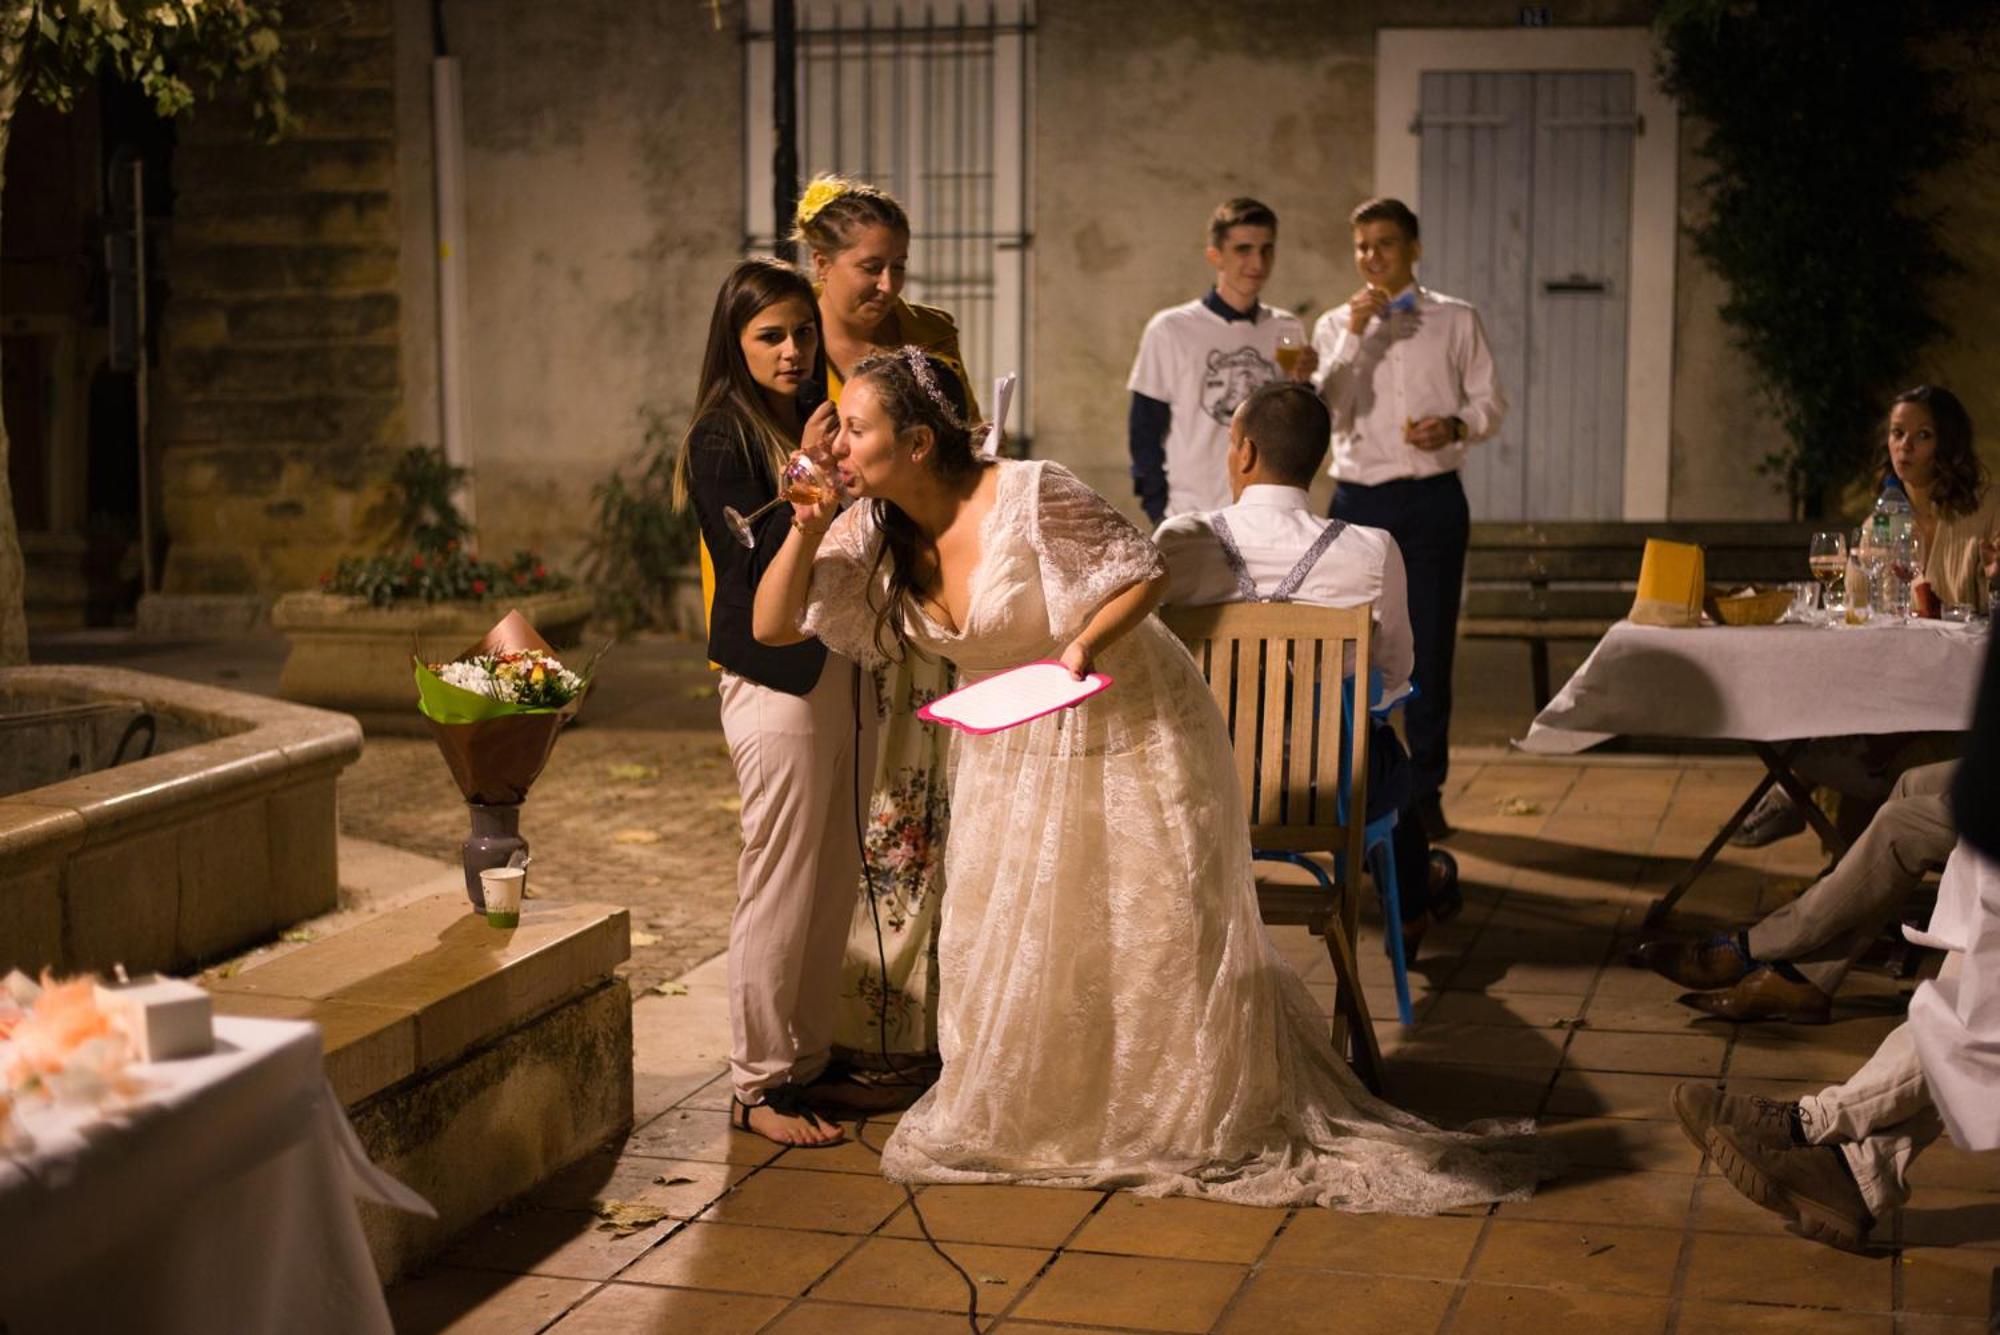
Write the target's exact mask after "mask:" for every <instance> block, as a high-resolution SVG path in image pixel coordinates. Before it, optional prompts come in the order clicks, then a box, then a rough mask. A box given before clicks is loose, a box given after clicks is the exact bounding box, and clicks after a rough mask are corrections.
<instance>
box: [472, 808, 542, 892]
mask: <svg viewBox="0 0 2000 1335" xmlns="http://www.w3.org/2000/svg"><path fill="white" fill-rule="evenodd" d="M465 809H466V810H467V811H469V812H471V813H472V834H471V835H470V836H469V837H468V838H467V839H466V841H465V843H464V844H463V845H461V852H462V855H463V857H464V861H465V895H466V898H468V899H470V900H471V901H472V911H473V912H474V913H484V912H485V911H486V891H485V888H484V887H483V886H481V884H480V882H479V873H480V872H483V871H490V870H491V869H493V868H494V867H504V866H506V865H508V863H509V862H511V861H512V860H513V857H514V855H515V854H516V853H520V854H522V855H523V856H525V855H526V854H527V852H528V841H527V840H526V839H523V838H522V837H521V804H520V803H518V802H514V803H510V804H508V805H506V806H488V805H486V804H485V803H483V802H467V803H466V804H465Z"/></svg>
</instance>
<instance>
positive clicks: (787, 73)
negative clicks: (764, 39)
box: [771, 0, 799, 260]
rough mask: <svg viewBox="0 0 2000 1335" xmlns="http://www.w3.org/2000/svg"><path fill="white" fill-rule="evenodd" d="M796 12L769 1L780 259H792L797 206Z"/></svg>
mask: <svg viewBox="0 0 2000 1335" xmlns="http://www.w3.org/2000/svg"><path fill="white" fill-rule="evenodd" d="M798 44H799V26H798V15H797V14H796V12H795V11H794V10H793V7H792V0H774V2H773V4H772V5H771V56H772V60H771V128H772V130H773V131H774V132H775V133H774V137H775V139H776V140H777V142H776V143H775V144H773V145H772V149H771V236H772V238H773V241H774V244H773V246H772V249H773V250H774V251H775V252H776V253H777V256H778V258H779V259H781V260H796V259H797V258H798V249H797V247H796V246H794V245H793V243H792V239H791V234H792V214H793V212H794V211H796V210H797V208H798V206H799V106H798V82H797V80H798Z"/></svg>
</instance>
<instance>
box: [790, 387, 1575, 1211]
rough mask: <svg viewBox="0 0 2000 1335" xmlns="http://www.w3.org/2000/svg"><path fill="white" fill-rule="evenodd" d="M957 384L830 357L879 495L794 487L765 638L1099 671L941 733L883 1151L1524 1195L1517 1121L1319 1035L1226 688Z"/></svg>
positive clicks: (855, 487) (1531, 1146)
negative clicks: (938, 861)
mask: <svg viewBox="0 0 2000 1335" xmlns="http://www.w3.org/2000/svg"><path fill="white" fill-rule="evenodd" d="M949 383H950V378H949V377H948V376H946V375H944V374H943V373H942V371H941V369H940V368H938V367H936V366H934V365H931V364H929V363H927V362H926V360H925V359H924V357H923V354H922V353H920V352H918V351H917V350H915V349H904V350H903V351H902V352H901V353H896V354H888V355H884V356H881V357H877V358H873V359H871V360H870V361H868V362H866V363H863V365H862V367H861V368H859V369H858V371H857V373H856V375H855V376H854V378H853V379H852V380H850V381H849V382H848V385H847V388H846V392H845V393H844V395H843V396H842V399H841V404H840V425H839V427H838V431H837V434H836V436H835V437H834V439H833V441H832V443H831V453H832V455H833V457H834V458H835V459H836V460H838V466H839V469H840V472H841V476H842V480H843V482H844V484H845V485H846V486H847V487H848V488H849V490H850V491H852V492H853V493H855V494H858V495H860V496H863V497H870V498H873V499H871V500H867V501H864V502H862V503H860V504H856V505H854V506H852V507H851V508H849V509H848V510H847V511H846V512H845V513H844V514H840V515H839V517H838V518H837V519H836V518H835V517H834V516H835V507H834V506H833V505H832V504H828V505H823V506H813V507H798V509H797V512H796V514H795V516H794V532H793V533H792V535H791V536H790V538H789V539H787V541H786V544H785V546H784V548H783V549H782V550H781V551H780V553H779V556H778V558H777V560H776V561H775V562H774V563H773V564H772V566H771V567H770V569H769V571H768V572H767V573H766V575H765V577H764V580H763V582H762V584H761V585H760V586H759V589H758V595H757V606H756V616H755V628H756V633H757V635H758V637H759V638H760V639H763V640H765V641H767V642H770V643H783V642H790V641H792V640H795V639H797V638H800V637H802V636H804V635H817V636H818V637H819V638H820V639H821V640H822V641H823V642H824V643H825V644H826V645H827V646H828V647H829V648H832V649H833V650H835V651H836V652H838V653H842V654H848V655H851V656H853V657H854V658H856V659H859V660H861V661H863V662H881V661H883V660H884V659H886V658H888V657H890V656H893V655H896V654H901V653H911V652H916V653H927V654H932V655H939V656H942V657H945V658H948V659H950V660H952V661H953V662H954V663H956V664H957V665H958V669H959V671H960V673H961V674H962V675H963V677H964V678H965V679H967V680H977V679H978V678H980V677H982V676H984V675H987V674H990V673H993V672H997V671H1000V670H1002V669H1006V668H1011V667H1017V666H1019V665H1020V664H1022V663H1026V662H1030V661H1033V660H1036V659H1047V658H1060V659H1061V660H1062V661H1063V662H1064V663H1066V664H1068V665H1069V666H1070V667H1071V668H1072V669H1073V670H1076V671H1081V670H1082V669H1083V668H1085V667H1086V666H1092V665H1094V666H1097V667H1101V668H1102V669H1103V670H1104V671H1105V672H1107V673H1109V674H1110V675H1111V676H1112V677H1113V678H1114V680H1115V683H1116V684H1115V685H1114V686H1112V688H1111V689H1110V690H1108V691H1105V692H1104V693H1102V694H1100V695H1098V696H1096V697H1094V698H1092V699H1091V700H1089V701H1087V702H1086V703H1084V704H1083V705H1081V706H1079V707H1077V708H1075V709H1072V710H1066V711H1062V712H1059V713H1056V714H1052V715H1049V716H1046V717H1044V718H1041V719H1038V720H1036V721H1035V722H1033V723H1029V724H1026V725H1024V726H1021V727H1018V728H1014V729H1012V730H1010V731H1006V732H1001V733H995V734H992V735H990V736H983V737H974V736H965V735H955V736H954V737H953V739H952V747H953V756H952V766H953V770H952V787H951V808H952V812H953V822H952V832H951V840H950V844H949V846H948V848H947V849H946V852H945V858H946V873H947V877H948V879H949V883H950V885H951V887H952V893H951V896H950V898H949V899H948V900H947V901H946V902H945V906H944V922H943V925H942V932H941V936H940V940H939V945H938V965H939V972H940V977H941V981H942V995H941V998H940V1007H939V1046H940V1049H941V1051H942V1054H943V1058H944V1068H943V1072H942V1074H941V1075H940V1077H939V1079H938V1082H937V1084H936V1085H935V1086H933V1087H932V1088H931V1089H930V1090H929V1091H928V1092H927V1093H925V1094H924V1096H923V1097H922V1098H921V1099H919V1100H918V1101H917V1103H916V1105H915V1106H914V1107H913V1108H911V1109H910V1110H909V1111H908V1112H907V1113H905V1114H904V1116H903V1119H902V1121H901V1122H900V1123H899V1124H898V1125H897V1127H896V1129H895V1132H894V1133H893V1134H892V1135H891V1136H890V1138H889V1141H888V1144H887V1147H886V1148H885V1149H884V1151H883V1156H882V1165H883V1171H884V1173H886V1174H887V1175H888V1176H889V1177H891V1178H894V1179H898V1180H901V1181H908V1182H1018V1183H1032V1184H1039V1185H1050V1186H1078V1187H1082V1186H1090V1187H1130V1188H1133V1189H1135V1190H1137V1191H1139V1192H1141V1193H1144V1194H1151V1195H1187V1196H1206V1197H1210V1198H1213V1199H1218V1200H1226V1201H1235V1202H1241V1203H1245V1204H1252V1205H1305V1204H1320V1205H1328V1206H1334V1207H1337V1208H1340V1209H1346V1210H1375V1211H1393V1212H1398V1213H1406V1214H1424V1213H1433V1212H1436V1211H1439V1210H1445V1209H1449V1208H1452V1207H1454V1206H1459V1205H1465V1204H1470V1203H1474V1202H1481V1201H1490V1200H1498V1199H1511V1198H1515V1197H1519V1196H1523V1195H1526V1194H1528V1193H1529V1192H1530V1191H1532V1189H1533V1187H1534V1183H1535V1181H1536V1179H1537V1178H1538V1177H1540V1176H1546V1175H1547V1172H1548V1159H1547V1156H1546V1155H1545V1154H1544V1153H1542V1152H1541V1151H1540V1149H1539V1148H1538V1142H1537V1141H1535V1140H1534V1139H1533V1138H1532V1137H1531V1136H1529V1135H1527V1134H1525V1132H1526V1131H1527V1129H1528V1128H1526V1127H1525V1126H1518V1127H1499V1126H1489V1127H1486V1128H1482V1131H1483V1132H1484V1134H1465V1133H1455V1132H1447V1131H1442V1130H1440V1129H1438V1128H1436V1127H1433V1126H1431V1125H1430V1124H1429V1123H1427V1122H1424V1121H1423V1120H1421V1119H1420V1118H1417V1117H1414V1116H1412V1115H1410V1114H1408V1113H1405V1112H1402V1111H1401V1110H1399V1109H1397V1108H1394V1107H1392V1106H1390V1105H1389V1104H1387V1103H1384V1102H1382V1101H1381V1100H1380V1099H1377V1098H1375V1097H1374V1096H1373V1095H1371V1094H1369V1093H1368V1092H1367V1091H1366V1090H1365V1089H1363V1088H1362V1086H1361V1085H1360V1083H1359V1081H1358V1080H1356V1079H1355V1077H1354V1076H1353V1074H1352V1073H1351V1072H1350V1071H1349V1070H1348V1068H1347V1066H1346V1064H1345V1063H1344V1062H1342V1061H1340V1060H1339V1059H1338V1057H1337V1056H1336V1055H1335V1054H1334V1052H1333V1051H1332V1049H1331V1047H1330V1045H1329V1044H1328V1042H1327V1039H1326V1033H1325V1029H1324V1022H1323V1021H1322V1019H1321V1018H1320V1015H1319V1013H1318V1010H1317V1008H1316V1007H1315V1005H1314V1003H1313V1001H1312V998H1311V995H1310V994H1309V993H1308V992H1307V991H1306V988H1305V985H1304V984H1303V983H1301V982H1300V981H1299V979H1298V977H1297V975H1296V974H1294V973H1293V971H1292V969H1291V967H1290V966H1289V965H1288V964H1287V963H1286V962H1285V961H1284V960H1283V959H1282V958H1281V957H1280V956H1279V955H1278V952H1277V950H1276V948H1275V947H1274V946H1273V945H1272V943H1271V940H1270V938H1269V937H1268V936H1267V935H1266V933H1265V931H1264V928H1263V924H1262V922H1261V921H1260V920H1259V918H1258V914H1257V902H1256V891H1255V887H1254V884H1253V881H1252V875H1251V862H1250V848H1249V837H1248V827H1247V823H1246V821H1245V818H1244V813H1243V809H1242V804H1241V799H1240V796H1239V794H1238V792H1237V788H1236V785H1235V783H1234V782H1233V781H1232V777H1233V775H1234V772H1235V770H1234V765H1233V762H1232V760H1231V758H1230V753H1229V741H1228V736H1227V734H1226V731H1225V729H1224V726H1223V721H1222V719H1221V716H1220V715H1219V714H1218V713H1217V711H1216V709H1215V705H1214V702H1213V700H1212V699H1211V697H1210V695H1209V693H1208V689H1207V687H1206V686H1205V685H1204V684H1203V682H1202V680H1201V677H1200V675H1199V673H1198V672H1197V670H1196V668H1195V665H1194V662H1193V660H1192V659H1191V658H1189V656H1188V654H1187V652H1186V651H1185V650H1184V649H1183V648H1182V647H1181V644H1180V642H1179V641H1178V640H1176V639H1175V638H1174V637H1173V635H1172V633H1171V632H1169V631H1168V630H1167V629H1166V628H1165V627H1164V626H1163V625H1161V624H1160V622H1159V621H1158V620H1157V619H1156V618H1154V617H1153V616H1151V615H1150V613H1151V611H1152V608H1153V606H1154V604H1155V603H1156V602H1157V601H1158V597H1159V592H1158V590H1159V584H1160V581H1161V579H1162V577H1163V573H1164V567H1163V565H1162V563H1161V560H1160V557H1159V554H1158V552H1157V551H1155V550H1154V548H1153V546H1152V544H1151V543H1150V542H1148V541H1147V540H1146V538H1145V537H1144V536H1143V535H1142V534H1140V533H1139V532H1138V531H1137V530H1136V529H1134V528H1133V527H1132V526H1131V525H1130V524H1129V523H1127V522H1126V521H1125V520H1124V519H1123V518H1122V517H1121V516H1120V515H1119V514H1118V513H1117V511H1115V510H1113V509H1112V508H1111V506H1110V505H1109V504H1107V503H1106V502H1105V501H1104V499H1103V498H1102V497H1100V496H1098V495H1097V494H1096V493H1095V492H1093V491H1092V490H1090V488H1088V487H1086V486H1085V485H1084V484H1083V483H1081V482H1079V481H1078V480H1077V479H1076V478H1075V477H1074V476H1073V475H1072V474H1071V473H1070V472H1069V471H1068V470H1067V469H1064V468H1063V467H1061V466H1060V465H1058V464H1054V463H1047V462H1011V461H1003V462H999V463H987V462H985V461H983V460H980V459H979V458H977V457H976V456H975V455H974V453H973V450H972V445H971V441H970V437H969V433H968V432H967V430H966V428H965V426H964V424H962V423H961V422H959V421H958V420H957V411H959V410H956V408H955V405H953V404H952V403H951V402H950V401H949V399H948V397H947V393H948V391H947V389H945V388H941V386H946V385H949ZM885 548H886V550H885Z"/></svg>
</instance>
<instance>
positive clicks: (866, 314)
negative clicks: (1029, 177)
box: [792, 176, 979, 1064]
mask: <svg viewBox="0 0 2000 1335" xmlns="http://www.w3.org/2000/svg"><path fill="white" fill-rule="evenodd" d="M792 239H793V240H795V241H799V242H803V243H804V244H805V246H806V247H807V248H808V250H809V251H810V253H811V257H812V274H813V284H814V286H815V287H816V288H817V289H818V290H819V314H820V324H821V327H822V328H823V330H824V331H825V333H824V337H825V348H826V366H827V397H828V398H830V399H832V400H833V401H834V402H835V403H838V402H839V400H840V390H841V385H842V383H843V382H844V381H845V379H846V376H847V373H848V372H849V371H851V370H852V369H853V368H854V367H855V366H856V365H857V364H859V363H860V362H861V361H862V360H863V359H864V358H866V357H867V356H869V355H870V354H871V353H875V352H879V351H881V350H883V349H885V348H896V347H901V346H903V345H904V344H915V345H916V346H918V347H920V348H922V349H924V350H925V351H926V352H928V353H929V354H930V355H931V356H932V357H934V358H936V359H937V360H938V361H940V362H942V363H944V365H945V366H947V367H949V368H950V370H951V371H952V372H953V374H955V375H956V376H957V377H958V379H959V382H960V384H961V386H963V388H964V389H965V402H966V403H967V404H968V405H970V410H969V413H968V417H969V418H970V419H971V420H973V421H977V420H978V417H979V407H978V402H977V400H976V398H975V397H974V395H973V393H972V387H971V378H970V377H969V376H968V375H967V374H966V370H965V362H964V359H963V357H962V356H961V355H960V352H959V346H958V326H957V325H956V324H954V323H953V321H952V318H951V316H950V315H948V314H946V313H945V312H944V311H941V310H938V309H936V308H935V307H931V306H919V305H916V304H914V303H912V302H907V301H905V300H903V297H902V289H903V281H904V276H905V273H906V271H907V267H908V263H909V253H910V221H909V217H908V215H907V214H905V213H904V212H903V208H902V205H900V204H898V203H897V202H896V200H895V199H894V198H892V197H891V196H890V195H889V194H888V193H887V192H886V191H883V190H879V189H877V188H876V187H874V186H871V185H866V184H863V183H861V182H858V181H849V180H844V179H842V178H840V177H835V176H822V177H819V178H817V179H815V180H814V181H813V182H812V183H811V185H810V186H808V187H807V189H806V191H805V193H804V195H803V196H802V197H801V198H800V200H799V207H798V212H797V214H796V216H795V229H794V231H793V233H792ZM951 672H952V669H951V665H950V664H949V663H946V662H943V661H941V660H937V659H931V658H926V657H924V656H922V655H920V654H911V655H909V656H908V661H905V662H902V663H897V664H892V665H891V666H890V667H889V668H888V669H887V671H886V672H885V673H884V674H883V676H882V677H881V678H879V680H880V681H881V685H882V696H881V705H882V712H883V719H882V733H881V742H880V746H879V749H878V759H877V761H876V766H875V773H874V785H873V789H874V791H873V795H872V797H871V798H870V803H869V808H868V813H867V820H866V837H865V840H864V853H865V856H866V866H865V867H864V869H863V876H862V883H861V885H860V887H859V898H858V900H857V906H856V912H855V917H854V923H853V927H852V930H851V932H850V934H849V936H848V942H847V959H846V963H845V965H844V967H843V969H842V977H841V994H840V1005H839V1013H838V1015H837V1016H836V1017H835V1022H834V1041H835V1042H836V1043H837V1044H838V1045H840V1046H841V1047H843V1048H846V1049H848V1050H850V1051H851V1052H852V1053H853V1054H854V1055H855V1058H856V1059H857V1060H858V1061H860V1062H862V1063H864V1064H866V1063H867V1060H868V1058H869V1057H871V1056H873V1057H877V1058H878V1059H879V1057H880V1056H881V1055H882V1054H885V1053H886V1054H890V1055H891V1056H892V1059H893V1057H894V1056H895V1055H899V1054H900V1055H903V1056H911V1055H924V1054H929V1053H932V1052H935V1051H936V1050H937V1033H936V1017H937V980H936V972H937V953H936V948H935V940H936V933H937V922H938V903H939V900H940V898H941V896H942V894H943V891H944V839H945V832H946V828H947V826H948V824H949V810H948V807H947V801H946V797H947V782H946V775H945V765H944V753H945V739H944V736H943V732H942V730H941V729H938V728H935V727H932V726H930V725H928V724H925V723H923V722H921V721H919V720H918V719H917V717H916V711H917V710H918V709H919V708H921V707H922V706H923V705H924V704H925V703H927V702H928V701H930V700H932V699H935V698H936V697H937V696H939V695H942V694H944V693H945V692H946V691H949V690H950V689H951ZM885 962H886V964H887V971H886V974H885V972H884V967H883V966H884V963H885Z"/></svg>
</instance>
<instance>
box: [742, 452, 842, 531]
mask: <svg viewBox="0 0 2000 1335" xmlns="http://www.w3.org/2000/svg"><path fill="white" fill-rule="evenodd" d="M838 494H839V489H838V488H837V487H835V486H834V484H833V479H832V478H830V477H828V476H827V474H826V470H825V469H823V468H821V467H820V466H819V465H818V464H816V463H814V462H813V461H812V458H811V456H809V455H808V454H806V452H805V451H804V450H800V451H799V452H797V453H796V454H794V455H792V457H791V458H789V459H787V460H786V461H785V471H784V472H783V473H782V474H781V475H780V476H779V478H778V494H777V495H776V496H773V497H772V498H771V499H770V500H768V501H766V502H764V503H763V504H762V505H760V506H758V507H757V508H756V509H755V510H752V511H751V512H750V513H749V514H747V515H744V514H738V513H737V511H736V507H735V506H733V505H725V506H723V507H722V522H723V523H725V524H727V525H729V531H730V532H731V533H733V534H735V535H736V540H737V541H738V542H740V543H742V544H743V545H744V546H745V547H755V546H756V545H757V533H756V530H755V529H753V528H752V527H751V525H753V524H755V523H756V522H757V521H758V520H760V519H762V518H763V517H764V516H765V515H767V514H769V513H770V512H771V511H772V510H774V509H776V508H777V507H778V506H780V505H822V504H824V503H826V502H827V501H830V500H832V499H833V498H834V497H835V496H837V495H838Z"/></svg>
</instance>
